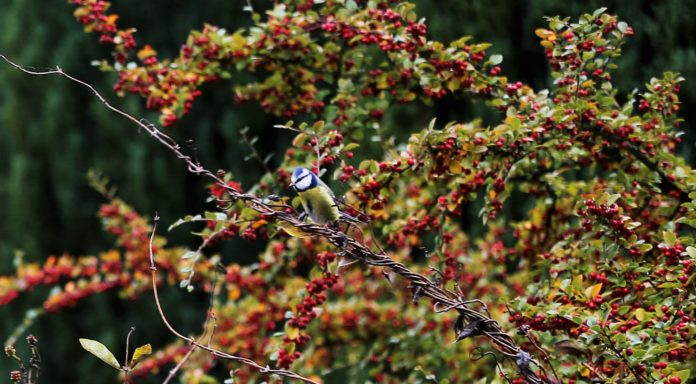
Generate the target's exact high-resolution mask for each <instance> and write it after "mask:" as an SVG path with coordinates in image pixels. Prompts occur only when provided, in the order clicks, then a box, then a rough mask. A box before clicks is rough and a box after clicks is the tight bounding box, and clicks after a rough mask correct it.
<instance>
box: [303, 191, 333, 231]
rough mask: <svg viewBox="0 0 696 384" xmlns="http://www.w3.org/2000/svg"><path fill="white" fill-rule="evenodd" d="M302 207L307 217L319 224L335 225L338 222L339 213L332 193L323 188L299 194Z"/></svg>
mask: <svg viewBox="0 0 696 384" xmlns="http://www.w3.org/2000/svg"><path fill="white" fill-rule="evenodd" d="M297 195H298V196H300V200H301V201H302V206H303V208H304V210H305V212H307V215H308V216H309V218H310V219H312V221H313V222H315V223H317V224H327V223H333V222H334V221H336V220H338V217H339V212H338V207H337V206H336V202H335V201H334V199H333V197H332V196H331V194H330V193H328V192H327V191H325V190H323V189H322V188H321V187H316V188H311V189H308V190H306V191H302V192H298V193H297Z"/></svg>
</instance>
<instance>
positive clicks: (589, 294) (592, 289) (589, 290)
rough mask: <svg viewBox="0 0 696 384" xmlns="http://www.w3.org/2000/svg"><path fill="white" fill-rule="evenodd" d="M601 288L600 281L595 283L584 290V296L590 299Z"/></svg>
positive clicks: (597, 293)
mask: <svg viewBox="0 0 696 384" xmlns="http://www.w3.org/2000/svg"><path fill="white" fill-rule="evenodd" d="M601 290H602V283H599V284H595V285H593V286H591V287H589V288H587V289H586V290H585V296H586V297H587V298H588V299H592V298H594V297H595V296H597V295H599V292H600V291H601Z"/></svg>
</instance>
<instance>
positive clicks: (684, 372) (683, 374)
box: [672, 369, 691, 383]
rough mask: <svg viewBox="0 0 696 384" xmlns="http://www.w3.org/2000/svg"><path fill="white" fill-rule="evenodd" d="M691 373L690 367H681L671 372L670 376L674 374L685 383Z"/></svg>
mask: <svg viewBox="0 0 696 384" xmlns="http://www.w3.org/2000/svg"><path fill="white" fill-rule="evenodd" d="M690 375H691V370H690V369H682V370H681V371H677V372H673V373H672V376H676V377H678V378H680V379H681V381H682V383H686V381H687V380H689V376H690Z"/></svg>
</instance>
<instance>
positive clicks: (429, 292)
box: [0, 54, 548, 384]
mask: <svg viewBox="0 0 696 384" xmlns="http://www.w3.org/2000/svg"><path fill="white" fill-rule="evenodd" d="M0 58H2V59H3V60H4V61H5V62H7V63H8V64H9V65H11V66H12V67H14V68H16V69H18V70H20V71H22V72H25V73H27V74H30V75H36V76H44V75H59V76H63V77H66V78H68V79H69V80H72V81H74V82H76V83H78V84H80V85H82V86H84V87H86V88H87V89H89V90H90V91H91V92H92V93H93V94H94V95H95V96H96V97H97V98H98V99H99V100H100V101H101V102H102V103H103V104H104V105H105V106H106V107H107V108H108V109H110V110H112V111H113V112H115V113H117V114H119V115H121V116H123V117H124V118H126V119H127V120H129V121H131V122H133V123H134V124H136V125H137V126H138V127H139V128H141V129H143V130H145V131H146V132H147V133H148V134H149V135H150V136H152V138H154V139H155V140H157V141H158V142H159V143H160V144H161V145H163V146H165V147H166V148H167V149H169V150H170V151H171V152H172V153H173V154H174V155H175V156H176V157H177V158H178V159H180V160H182V161H183V162H184V163H186V166H187V168H188V171H189V172H191V173H192V174H195V175H201V176H205V177H207V178H209V179H211V180H213V181H214V182H215V183H217V184H218V185H219V186H220V187H222V188H225V190H226V191H227V192H228V193H229V195H230V196H231V198H233V199H237V200H241V201H242V202H244V204H245V205H246V206H247V207H249V208H251V209H253V210H255V211H257V212H258V213H260V214H263V215H265V217H266V218H268V219H275V220H278V221H283V222H286V223H289V224H290V225H293V226H295V227H297V228H299V229H301V230H302V231H303V232H305V233H310V234H312V235H314V236H317V237H323V238H324V239H326V240H327V241H328V242H330V243H331V244H333V245H334V246H336V247H337V248H338V249H340V250H341V252H342V253H343V254H344V255H346V256H349V257H351V258H353V259H357V260H359V261H362V262H363V263H364V264H367V265H370V266H376V267H382V268H387V269H389V270H391V271H392V272H394V273H396V274H398V275H400V276H402V277H404V278H405V279H407V280H408V281H409V282H410V283H411V286H413V287H416V288H419V292H420V295H421V297H428V298H430V299H431V300H432V302H433V304H434V309H437V308H442V307H445V308H446V310H443V312H444V311H450V310H456V311H457V312H458V313H459V318H461V319H463V321H464V322H466V323H467V324H468V323H471V322H474V321H479V322H480V324H481V325H480V330H479V331H480V333H481V335H482V336H485V337H486V338H487V339H489V341H490V342H491V344H492V345H493V346H494V347H495V348H496V349H497V350H498V352H500V353H501V354H502V355H503V356H504V358H505V359H507V360H508V361H510V362H512V364H514V365H515V366H516V368H517V371H518V373H519V374H520V375H521V376H522V377H523V378H524V379H525V380H526V382H527V383H530V384H542V383H546V382H548V381H547V379H545V378H542V377H548V376H547V375H545V374H544V373H543V372H544V369H543V368H542V366H541V365H540V364H539V363H538V362H537V361H536V360H535V359H533V358H532V356H531V355H530V354H529V353H528V352H526V351H524V350H523V349H522V348H520V347H519V346H518V345H517V344H516V343H515V341H514V340H513V338H512V337H511V336H510V335H508V334H507V333H505V332H503V329H502V327H501V325H500V324H499V323H498V322H497V321H495V320H493V319H491V317H490V315H489V314H488V313H487V311H486V310H485V306H484V310H481V309H473V308H470V307H469V304H471V303H472V302H471V301H465V300H464V299H463V298H462V297H460V296H458V295H457V294H455V293H454V292H452V291H451V290H449V289H446V288H444V287H440V286H439V285H437V284H435V283H433V282H432V281H430V280H429V279H428V278H427V277H425V276H423V275H421V274H418V273H415V272H413V271H411V270H410V269H408V268H407V267H406V266H405V265H404V264H402V263H399V262H397V261H394V260H392V258H391V257H389V256H388V255H387V254H385V253H383V252H379V253H375V252H373V251H372V250H371V249H370V248H369V247H368V246H366V245H365V244H362V243H360V242H358V241H357V240H356V239H354V238H351V237H348V236H347V235H346V234H345V233H343V232H340V231H338V230H334V229H331V228H329V227H327V226H320V225H316V224H310V223H307V222H303V221H301V220H300V219H299V218H298V217H297V216H296V215H294V214H292V213H288V212H285V211H284V210H276V208H274V207H272V206H270V205H269V204H267V203H266V202H264V200H263V198H261V197H259V196H255V195H252V194H249V193H242V192H238V191H236V190H235V189H234V188H232V187H230V186H228V185H227V184H226V183H225V182H224V180H222V179H221V178H220V177H218V176H217V175H216V174H215V173H213V172H211V171H210V170H208V169H206V168H204V167H203V166H202V165H201V164H200V163H198V162H196V161H194V160H193V159H192V158H191V157H190V156H188V155H186V154H184V153H183V152H182V150H181V147H180V146H179V144H177V143H176V142H175V141H174V140H173V139H172V138H171V137H170V136H168V135H166V134H165V133H163V132H162V131H160V130H159V129H158V128H157V127H156V126H155V125H154V124H152V123H150V122H148V121H146V120H144V119H137V118H135V117H133V116H131V115H129V114H128V113H126V112H124V111H122V110H120V109H118V108H116V107H114V106H113V105H111V104H110V103H109V101H108V100H106V99H105V98H104V97H103V96H102V95H101V94H100V93H99V92H98V91H97V90H96V89H95V88H94V87H92V86H91V85H90V84H88V83H86V82H84V81H82V80H79V79H77V78H75V77H73V76H71V75H69V74H67V73H65V72H63V70H62V69H60V67H56V68H55V69H48V70H32V69H27V68H25V67H23V66H21V65H19V64H16V63H14V62H13V61H11V60H10V59H8V58H7V57H5V56H4V55H2V54H0ZM153 236H154V230H153ZM151 245H152V244H151ZM150 265H151V267H150V268H151V271H152V287H153V293H154V297H155V303H156V305H157V309H158V310H159V312H160V316H161V318H162V320H163V322H164V324H165V326H166V327H167V328H168V329H169V331H170V332H172V333H173V334H174V335H176V336H177V337H179V338H181V339H182V340H185V341H187V342H189V343H191V344H192V345H195V346H196V347H197V348H201V349H203V350H206V351H208V352H210V353H211V354H213V355H214V356H217V357H221V358H224V359H229V360H232V361H237V362H241V363H244V364H247V365H249V366H252V367H254V368H256V369H258V370H259V371H260V372H262V373H268V374H277V375H281V376H285V377H288V378H293V379H298V380H302V381H304V382H307V383H315V382H314V381H312V380H310V379H308V378H305V377H303V376H300V375H298V374H296V373H294V372H291V371H286V370H275V369H270V368H269V367H268V366H266V367H263V366H261V365H259V364H257V363H256V362H254V361H252V360H250V359H246V358H243V357H239V356H235V355H230V354H227V353H224V352H221V351H218V350H216V349H213V348H210V347H208V346H206V345H203V344H200V343H198V342H197V341H196V340H195V339H193V338H191V337H187V336H184V335H183V334H181V333H179V332H178V331H177V330H175V329H174V328H173V327H172V325H171V324H170V323H169V322H168V320H167V318H166V316H165V314H164V311H163V310H162V307H161V305H160V302H159V296H158V293H157V284H156V273H157V268H156V267H155V262H154V255H153V254H152V246H151V247H150ZM532 365H534V366H536V367H539V369H540V371H541V372H542V373H538V372H535V371H534V370H533V369H532V367H531V366H532Z"/></svg>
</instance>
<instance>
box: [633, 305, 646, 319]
mask: <svg viewBox="0 0 696 384" xmlns="http://www.w3.org/2000/svg"><path fill="white" fill-rule="evenodd" d="M635 315H636V319H638V320H639V321H644V320H645V309H643V308H638V309H636V311H635Z"/></svg>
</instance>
